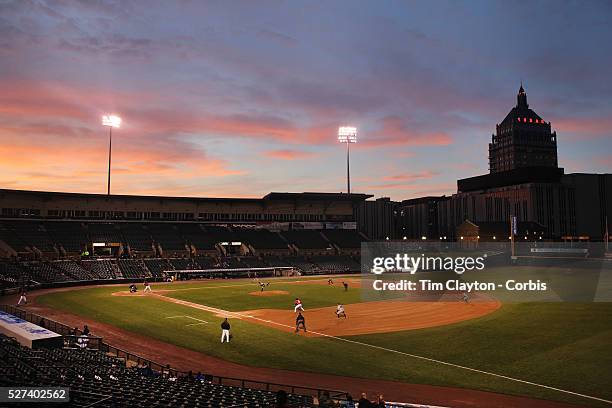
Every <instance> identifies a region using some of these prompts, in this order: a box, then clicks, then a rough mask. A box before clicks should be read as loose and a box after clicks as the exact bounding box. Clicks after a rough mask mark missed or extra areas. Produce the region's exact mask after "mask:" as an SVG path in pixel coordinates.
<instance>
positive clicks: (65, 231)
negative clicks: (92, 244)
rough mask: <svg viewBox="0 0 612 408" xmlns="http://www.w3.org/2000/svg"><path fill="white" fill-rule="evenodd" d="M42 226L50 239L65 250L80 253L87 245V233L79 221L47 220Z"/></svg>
mask: <svg viewBox="0 0 612 408" xmlns="http://www.w3.org/2000/svg"><path fill="white" fill-rule="evenodd" d="M44 226H45V229H46V230H47V231H48V233H49V236H50V237H51V239H53V241H54V242H56V243H57V244H59V245H61V247H62V248H64V251H66V252H76V253H80V252H81V251H82V250H83V249H84V248H85V246H86V245H87V242H88V238H87V234H86V231H85V230H84V229H83V226H82V225H81V223H80V222H74V221H48V222H45V224H44Z"/></svg>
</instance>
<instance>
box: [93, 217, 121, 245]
mask: <svg viewBox="0 0 612 408" xmlns="http://www.w3.org/2000/svg"><path fill="white" fill-rule="evenodd" d="M87 229H88V232H89V239H90V241H91V242H115V243H121V242H125V240H124V239H123V235H122V234H121V231H120V230H119V227H118V226H117V225H116V224H111V223H97V222H92V223H89V224H88V225H87Z"/></svg>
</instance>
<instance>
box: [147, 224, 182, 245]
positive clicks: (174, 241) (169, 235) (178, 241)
mask: <svg viewBox="0 0 612 408" xmlns="http://www.w3.org/2000/svg"><path fill="white" fill-rule="evenodd" d="M148 227H149V231H150V232H151V235H152V236H153V239H154V240H155V242H157V243H158V244H159V245H160V246H161V248H162V250H163V251H184V250H185V239H184V238H183V237H182V236H181V234H180V233H179V231H178V229H177V228H176V227H175V226H174V225H172V224H164V223H151V224H149V225H148Z"/></svg>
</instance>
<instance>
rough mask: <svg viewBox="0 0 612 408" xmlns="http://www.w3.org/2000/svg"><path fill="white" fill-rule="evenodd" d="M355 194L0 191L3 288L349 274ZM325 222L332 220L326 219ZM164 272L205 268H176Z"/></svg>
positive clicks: (354, 263)
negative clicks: (285, 271) (283, 272)
mask: <svg viewBox="0 0 612 408" xmlns="http://www.w3.org/2000/svg"><path fill="white" fill-rule="evenodd" d="M368 197H369V196H367V195H363V194H351V195H346V194H322V193H302V194H289V193H271V194H268V195H267V196H265V197H264V198H262V199H228V198H221V199H216V198H211V199H199V198H174V197H142V196H111V197H106V196H100V195H96V194H71V193H48V192H34V191H18V190H0V198H2V208H3V211H2V213H1V214H2V215H1V216H0V282H1V284H0V285H1V286H2V287H3V288H11V287H23V286H27V287H36V285H52V284H68V282H88V281H93V282H97V281H113V282H114V281H116V280H132V281H134V280H142V279H154V280H155V279H158V280H162V279H167V278H168V277H169V276H170V275H173V276H175V277H184V278H187V277H189V278H191V277H230V276H232V277H241V276H248V274H249V270H251V269H257V270H259V271H260V272H261V273H263V272H262V269H267V272H266V273H271V274H273V271H274V268H293V270H295V271H296V272H298V273H300V274H320V273H345V272H356V271H359V269H360V268H359V265H358V255H359V248H360V245H361V241H364V240H367V239H366V237H365V236H363V235H362V234H361V233H360V232H358V231H357V230H355V229H343V228H344V227H345V225H348V226H349V227H348V228H351V225H352V228H355V223H354V217H355V216H354V214H355V208H356V206H357V205H358V204H359V203H361V202H362V201H363V200H365V199H366V198H368ZM330 220H333V221H330ZM174 271H185V272H188V271H194V272H197V271H209V272H208V273H207V272H203V273H202V274H197V275H196V274H182V273H181V274H182V275H181V276H179V275H177V274H176V273H174Z"/></svg>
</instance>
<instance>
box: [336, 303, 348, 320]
mask: <svg viewBox="0 0 612 408" xmlns="http://www.w3.org/2000/svg"><path fill="white" fill-rule="evenodd" d="M340 315H342V317H344V318H345V319H346V312H345V311H344V306H343V305H342V304H340V303H338V307H337V308H336V316H337V317H338V319H339V318H340Z"/></svg>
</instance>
